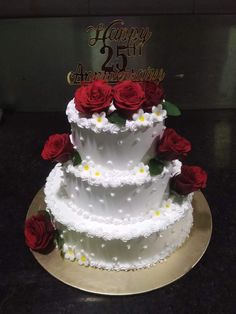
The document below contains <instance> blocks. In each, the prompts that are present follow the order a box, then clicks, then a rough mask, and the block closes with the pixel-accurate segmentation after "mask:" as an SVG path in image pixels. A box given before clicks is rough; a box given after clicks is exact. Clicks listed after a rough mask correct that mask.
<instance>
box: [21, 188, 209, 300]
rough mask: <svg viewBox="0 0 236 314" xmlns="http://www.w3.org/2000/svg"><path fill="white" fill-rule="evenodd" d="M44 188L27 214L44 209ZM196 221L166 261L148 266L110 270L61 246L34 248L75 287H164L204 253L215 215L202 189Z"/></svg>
mask: <svg viewBox="0 0 236 314" xmlns="http://www.w3.org/2000/svg"><path fill="white" fill-rule="evenodd" d="M45 207H46V205H45V202H44V192H43V188H42V189H41V190H39V192H38V193H37V194H36V196H35V197H34V199H33V201H32V203H31V205H30V208H29V210H28V213H27V218H28V217H30V216H31V215H33V214H35V213H36V212H37V211H38V210H44V209H45ZM193 208H194V224H193V227H192V230H191V233H190V236H189V238H188V239H187V240H186V241H185V243H184V244H183V246H181V247H180V248H179V249H178V250H176V251H175V252H174V253H173V254H171V256H170V257H168V258H167V259H166V260H165V261H164V262H162V263H157V264H156V265H155V266H152V267H150V268H146V269H139V270H130V271H107V270H101V269H96V268H92V267H85V266H80V265H79V264H78V263H76V262H70V261H67V260H64V259H63V258H62V257H61V255H60V252H59V250H58V249H54V250H53V251H52V252H51V253H49V254H47V255H43V254H39V253H37V252H34V251H32V253H33V255H34V257H35V258H36V260H37V261H38V262H39V264H40V265H41V266H42V267H43V268H44V269H46V270H47V271H48V272H49V273H50V274H51V275H52V276H54V277H56V278H57V279H59V280H60V281H62V282H64V283H65V284H67V285H70V286H72V287H75V288H78V289H81V290H84V291H88V292H93V293H98V294H106V295H130V294H138V293H144V292H148V291H152V290H155V289H158V288H161V287H163V286H165V285H168V284H170V283H171V282H173V281H175V280H177V279H179V278H180V277H182V276H183V275H185V274H186V273H187V272H188V271H189V270H191V269H192V268H193V267H194V266H195V265H196V264H197V263H198V261H199V260H200V258H201V257H202V256H203V254H204V252H205V251H206V249H207V246H208V244H209V241H210V238H211V233H212V218H211V211H210V208H209V206H208V203H207V201H206V199H205V197H204V196H203V194H202V193H201V192H196V193H195V194H194V198H193Z"/></svg>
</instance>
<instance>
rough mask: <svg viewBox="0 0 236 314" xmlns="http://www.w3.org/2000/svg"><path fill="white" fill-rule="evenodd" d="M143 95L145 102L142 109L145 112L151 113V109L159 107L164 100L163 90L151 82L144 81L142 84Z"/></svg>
mask: <svg viewBox="0 0 236 314" xmlns="http://www.w3.org/2000/svg"><path fill="white" fill-rule="evenodd" d="M142 87H143V90H144V93H145V101H144V103H143V104H142V108H143V110H144V111H146V112H152V107H153V106H157V105H159V104H160V103H161V102H162V100H163V98H164V89H163V87H162V86H161V85H158V84H156V83H154V82H152V81H145V82H143V83H142Z"/></svg>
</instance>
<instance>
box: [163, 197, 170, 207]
mask: <svg viewBox="0 0 236 314" xmlns="http://www.w3.org/2000/svg"><path fill="white" fill-rule="evenodd" d="M171 206H172V199H171V198H168V200H166V201H163V202H162V208H170V207H171Z"/></svg>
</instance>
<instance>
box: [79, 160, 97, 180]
mask: <svg viewBox="0 0 236 314" xmlns="http://www.w3.org/2000/svg"><path fill="white" fill-rule="evenodd" d="M93 168H94V162H93V161H92V160H89V159H86V160H83V161H82V162H81V164H80V165H79V170H80V171H81V174H82V175H83V176H85V177H86V176H89V175H90V173H91V171H92V169H93Z"/></svg>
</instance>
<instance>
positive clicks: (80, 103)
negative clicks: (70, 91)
mask: <svg viewBox="0 0 236 314" xmlns="http://www.w3.org/2000/svg"><path fill="white" fill-rule="evenodd" d="M111 101H112V88H111V86H109V85H108V84H106V83H105V82H104V81H94V82H92V83H90V84H88V85H84V86H81V87H80V88H78V89H77V90H76V92H75V107H76V109H77V110H78V111H79V112H82V113H84V114H87V115H90V116H91V115H92V114H93V113H95V112H98V113H99V112H102V111H104V110H106V109H107V108H108V107H109V106H110V104H111Z"/></svg>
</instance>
